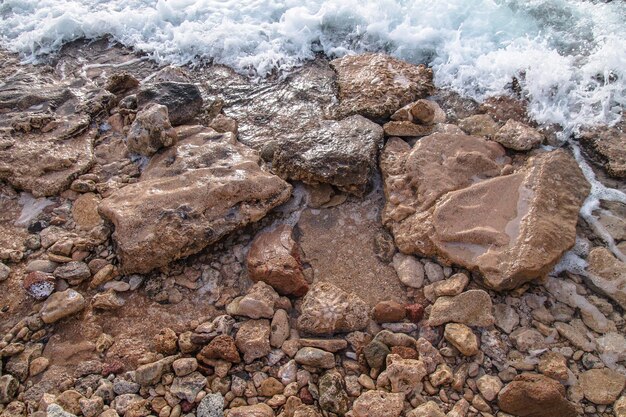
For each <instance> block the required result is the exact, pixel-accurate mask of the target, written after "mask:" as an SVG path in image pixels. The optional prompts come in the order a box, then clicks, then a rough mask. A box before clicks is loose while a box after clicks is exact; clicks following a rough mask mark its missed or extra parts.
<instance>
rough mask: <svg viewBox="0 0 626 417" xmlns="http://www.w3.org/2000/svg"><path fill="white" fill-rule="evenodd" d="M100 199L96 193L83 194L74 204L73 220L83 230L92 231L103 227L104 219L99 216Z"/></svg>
mask: <svg viewBox="0 0 626 417" xmlns="http://www.w3.org/2000/svg"><path fill="white" fill-rule="evenodd" d="M98 204H100V198H98V197H97V196H96V194H94V193H85V194H81V195H80V196H79V197H78V198H77V199H76V201H74V203H73V204H72V219H74V222H75V223H76V225H77V226H78V227H79V228H80V229H82V230H92V229H93V228H94V227H98V226H100V225H102V223H103V221H102V217H100V214H98Z"/></svg>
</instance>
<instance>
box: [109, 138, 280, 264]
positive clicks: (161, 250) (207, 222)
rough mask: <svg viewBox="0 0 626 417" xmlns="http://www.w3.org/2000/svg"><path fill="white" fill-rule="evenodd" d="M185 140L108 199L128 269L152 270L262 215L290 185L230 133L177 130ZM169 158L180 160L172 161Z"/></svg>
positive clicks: (118, 240) (114, 236) (110, 216)
mask: <svg viewBox="0 0 626 417" xmlns="http://www.w3.org/2000/svg"><path fill="white" fill-rule="evenodd" d="M177 133H178V136H179V138H180V142H179V144H178V145H177V146H174V147H170V148H168V149H167V150H165V151H164V152H162V153H160V154H158V155H156V156H155V157H153V158H152V159H151V161H150V163H149V164H148V166H147V167H146V169H145V170H144V171H143V173H142V175H141V178H140V181H139V182H138V183H136V184H130V185H128V186H126V187H124V188H122V189H120V190H118V191H116V192H114V193H113V194H112V195H111V196H110V197H108V198H106V199H104V200H103V201H102V203H101V204H100V207H99V210H100V213H101V214H102V215H103V216H104V217H106V218H107V219H108V220H109V221H111V222H112V223H113V224H114V225H115V233H113V239H114V240H115V242H116V247H117V255H118V257H119V259H120V261H121V269H122V271H123V272H124V273H127V274H128V273H134V272H137V273H146V272H149V271H151V270H152V269H154V268H158V267H160V266H163V265H166V264H168V263H169V262H170V261H173V260H176V259H180V258H182V257H185V256H188V255H190V254H193V253H196V252H198V251H200V250H202V249H203V248H204V247H206V246H207V245H209V244H211V243H214V242H216V241H218V240H219V239H221V238H222V237H223V236H225V235H227V234H228V233H230V232H232V231H233V230H235V229H237V228H239V227H242V226H244V225H246V224H248V223H250V222H254V221H257V220H259V219H261V218H262V217H263V216H264V215H265V214H266V213H267V212H268V211H269V210H271V209H272V208H273V207H275V206H277V205H279V204H281V203H283V202H284V201H286V200H287V198H289V195H290V192H291V187H290V186H289V184H287V183H285V182H284V181H282V180H281V179H280V178H278V177H276V176H274V175H271V174H268V173H266V172H264V171H263V170H261V169H260V167H259V166H258V156H257V155H256V153H255V152H254V151H252V150H251V149H249V148H247V147H245V146H243V145H241V144H239V143H238V142H237V141H236V140H235V137H234V136H233V135H232V134H231V133H228V134H218V133H216V132H215V131H212V130H208V129H206V128H202V127H198V126H187V127H181V128H179V129H177ZM171 161H174V162H173V163H172V162H171Z"/></svg>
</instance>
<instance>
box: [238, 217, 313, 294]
mask: <svg viewBox="0 0 626 417" xmlns="http://www.w3.org/2000/svg"><path fill="white" fill-rule="evenodd" d="M292 232H293V228H292V227H291V226H289V225H286V224H285V225H280V226H278V227H277V228H275V229H274V230H272V231H269V232H263V233H259V234H258V235H257V236H256V237H255V238H254V240H253V241H252V245H251V246H250V251H249V252H248V257H247V266H248V275H249V276H250V279H252V280H253V281H263V282H265V283H267V284H269V285H271V286H272V287H273V288H274V289H275V290H276V291H277V292H278V293H279V294H281V295H294V296H296V297H301V296H303V295H304V294H306V292H307V291H308V289H309V284H308V283H307V282H306V280H305V279H304V274H303V272H302V263H301V261H300V249H299V246H298V244H297V243H296V241H295V240H293V238H292Z"/></svg>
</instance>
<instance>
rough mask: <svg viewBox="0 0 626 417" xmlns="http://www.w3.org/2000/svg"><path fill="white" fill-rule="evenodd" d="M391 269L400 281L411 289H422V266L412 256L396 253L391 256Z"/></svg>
mask: <svg viewBox="0 0 626 417" xmlns="http://www.w3.org/2000/svg"><path fill="white" fill-rule="evenodd" d="M393 267H394V269H395V270H396V274H398V278H399V279H400V281H401V282H402V283H403V284H404V285H406V286H407V287H411V288H422V285H424V265H422V263H421V262H420V261H418V260H417V259H416V258H415V257H414V256H410V255H405V254H403V253H400V252H398V253H396V254H395V255H394V256H393Z"/></svg>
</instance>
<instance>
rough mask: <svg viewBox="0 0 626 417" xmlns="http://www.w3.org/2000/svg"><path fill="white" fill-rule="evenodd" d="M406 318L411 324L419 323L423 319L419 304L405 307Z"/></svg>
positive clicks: (422, 308) (421, 306)
mask: <svg viewBox="0 0 626 417" xmlns="http://www.w3.org/2000/svg"><path fill="white" fill-rule="evenodd" d="M405 310H406V316H407V318H408V319H409V320H411V321H412V322H413V323H415V324H417V323H419V322H420V321H421V320H422V318H423V317H424V306H423V305H421V304H410V305H408V306H406V307H405Z"/></svg>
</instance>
